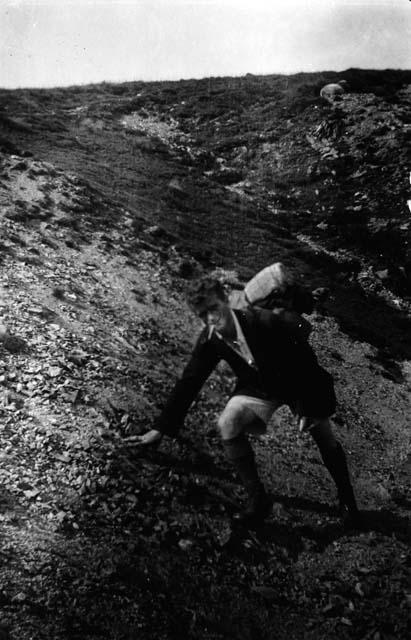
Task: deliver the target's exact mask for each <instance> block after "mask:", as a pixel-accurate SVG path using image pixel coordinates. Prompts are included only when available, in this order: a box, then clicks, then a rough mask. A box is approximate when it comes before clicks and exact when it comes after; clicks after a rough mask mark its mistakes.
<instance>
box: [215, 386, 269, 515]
mask: <svg viewBox="0 0 411 640" xmlns="http://www.w3.org/2000/svg"><path fill="white" fill-rule="evenodd" d="M218 427H219V430H220V433H221V437H222V440H223V446H224V450H225V453H226V456H227V458H228V459H229V460H230V462H231V463H232V464H233V466H234V468H235V469H236V471H237V474H238V476H239V477H240V479H241V481H242V483H243V485H244V487H245V489H246V491H247V493H248V496H249V504H248V506H247V508H246V510H245V511H244V514H243V517H244V518H245V519H263V518H264V517H266V516H267V515H268V513H269V511H270V508H271V499H270V498H269V497H268V496H267V494H266V492H265V489H264V485H263V484H262V482H261V480H260V478H259V475H258V470H257V466H256V461H255V456H254V451H253V449H252V447H251V445H250V442H249V440H248V438H247V435H246V431H252V432H258V433H264V431H265V429H266V423H265V422H264V420H262V419H261V418H260V417H259V416H257V414H256V413H255V412H254V411H253V410H252V409H250V408H249V407H247V405H246V402H244V401H242V400H241V399H240V398H239V397H237V396H234V397H233V398H231V400H230V401H229V402H228V403H227V405H226V407H225V409H224V411H223V412H222V414H221V416H220V418H219V420H218Z"/></svg>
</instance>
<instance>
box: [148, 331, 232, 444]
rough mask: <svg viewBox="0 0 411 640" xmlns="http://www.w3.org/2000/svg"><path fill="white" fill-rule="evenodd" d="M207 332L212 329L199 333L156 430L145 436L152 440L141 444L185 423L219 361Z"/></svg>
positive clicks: (173, 433)
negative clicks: (191, 407)
mask: <svg viewBox="0 0 411 640" xmlns="http://www.w3.org/2000/svg"><path fill="white" fill-rule="evenodd" d="M208 333H209V329H208V328H206V329H204V330H203V332H202V333H201V334H200V337H199V339H198V341H197V344H196V346H195V348H194V350H193V353H192V355H191V358H190V360H189V362H188V364H187V365H186V367H185V369H184V371H183V373H182V375H181V377H180V379H179V380H178V381H177V382H176V384H175V386H174V388H173V390H172V391H171V393H170V395H169V397H168V400H167V402H166V404H165V406H164V407H163V410H162V411H161V414H160V415H159V417H158V418H157V420H156V421H155V422H154V424H153V429H152V430H151V431H154V432H155V433H151V432H148V433H146V434H145V436H142V438H144V437H146V439H148V440H149V442H147V443H145V442H144V443H143V442H142V440H141V441H140V442H141V443H142V444H151V440H153V442H156V441H157V440H159V439H161V437H162V435H168V436H175V435H176V434H177V432H178V430H179V428H180V427H181V425H182V424H183V422H184V419H185V416H186V414H187V411H188V410H189V408H190V405H191V404H192V402H193V401H194V400H195V398H196V397H197V395H198V393H199V392H200V389H201V387H202V386H203V384H204V383H205V381H206V380H207V378H208V376H209V375H210V374H211V372H212V371H213V369H214V368H215V367H216V365H217V363H218V362H219V360H220V356H219V354H218V353H217V350H216V349H215V346H214V344H213V342H212V340H210V339H209V338H208ZM150 433H151V436H150V435H149V434H150ZM158 434H159V435H158Z"/></svg>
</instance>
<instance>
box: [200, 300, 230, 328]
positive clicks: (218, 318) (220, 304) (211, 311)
mask: <svg viewBox="0 0 411 640" xmlns="http://www.w3.org/2000/svg"><path fill="white" fill-rule="evenodd" d="M195 312H196V314H197V315H198V316H199V317H200V318H201V320H202V321H203V322H204V324H206V325H207V326H208V327H215V329H216V330H217V331H218V332H219V333H221V335H223V336H229V334H230V333H231V332H232V330H233V318H232V315H231V311H230V307H229V306H228V304H227V302H225V301H224V300H221V299H220V298H219V297H218V296H210V297H209V298H207V299H206V300H204V301H203V302H202V303H201V304H199V305H196V307H195Z"/></svg>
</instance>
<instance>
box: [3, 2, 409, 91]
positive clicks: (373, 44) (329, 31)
mask: <svg viewBox="0 0 411 640" xmlns="http://www.w3.org/2000/svg"><path fill="white" fill-rule="evenodd" d="M350 67H357V68H364V69H387V68H391V69H411V2H410V0H0V87H4V88H16V87H57V86H70V85H79V84H88V83H93V82H102V81H107V82H124V81H133V80H167V79H171V80H179V79H182V78H185V79H188V78H203V77H209V76H240V75H245V74H246V73H253V74H270V73H285V74H290V73H297V72H299V71H308V72H310V71H324V70H333V71H343V70H345V69H348V68H350Z"/></svg>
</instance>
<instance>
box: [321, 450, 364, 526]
mask: <svg viewBox="0 0 411 640" xmlns="http://www.w3.org/2000/svg"><path fill="white" fill-rule="evenodd" d="M320 452H321V456H322V459H323V462H324V465H325V466H326V468H327V469H328V471H329V473H330V475H331V477H332V479H333V480H334V482H335V485H336V487H337V492H338V500H339V510H340V514H341V516H342V518H343V521H344V524H345V525H347V526H350V527H351V526H354V527H357V526H359V525H360V524H361V513H360V511H359V509H358V506H357V502H356V499H355V495H354V490H353V488H352V484H351V480H350V474H349V471H348V466H347V459H346V456H345V453H344V449H343V448H342V446H341V444H340V443H339V442H338V443H337V446H336V447H327V448H321V447H320Z"/></svg>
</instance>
